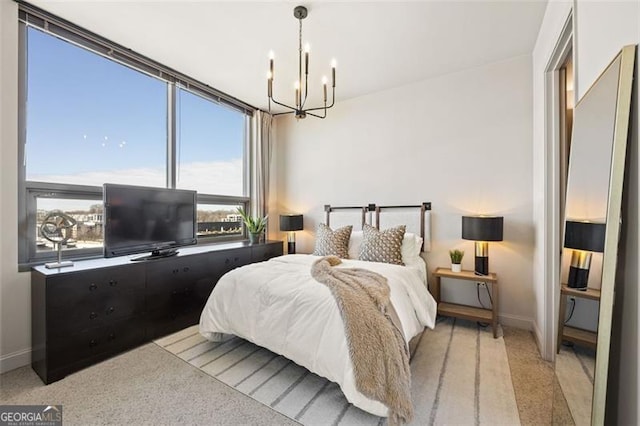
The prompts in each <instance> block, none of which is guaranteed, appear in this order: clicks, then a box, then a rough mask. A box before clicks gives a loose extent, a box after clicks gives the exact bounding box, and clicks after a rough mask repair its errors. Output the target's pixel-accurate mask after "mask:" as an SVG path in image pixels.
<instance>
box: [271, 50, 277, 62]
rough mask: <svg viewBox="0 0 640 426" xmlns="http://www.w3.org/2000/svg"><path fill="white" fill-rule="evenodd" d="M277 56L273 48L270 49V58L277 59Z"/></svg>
mask: <svg viewBox="0 0 640 426" xmlns="http://www.w3.org/2000/svg"><path fill="white" fill-rule="evenodd" d="M275 58H276V55H275V53H273V50H270V51H269V59H271V60H273V59H275Z"/></svg>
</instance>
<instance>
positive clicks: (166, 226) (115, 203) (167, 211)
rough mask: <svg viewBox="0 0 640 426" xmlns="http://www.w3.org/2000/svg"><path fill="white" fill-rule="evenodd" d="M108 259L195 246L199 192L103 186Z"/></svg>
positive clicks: (106, 255)
mask: <svg viewBox="0 0 640 426" xmlns="http://www.w3.org/2000/svg"><path fill="white" fill-rule="evenodd" d="M103 197H104V250H105V257H113V256H123V255H128V254H134V253H142V252H148V251H150V252H152V255H153V256H162V255H171V254H175V248H176V247H180V246H185V245H190V244H196V242H197V240H196V192H195V191H186V190H178V189H166V188H147V187H142V186H129V185H116V184H109V183H106V184H104V191H103Z"/></svg>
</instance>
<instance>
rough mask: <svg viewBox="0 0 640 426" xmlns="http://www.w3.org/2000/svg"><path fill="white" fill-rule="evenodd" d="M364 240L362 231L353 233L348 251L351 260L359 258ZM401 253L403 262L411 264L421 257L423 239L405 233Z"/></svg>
mask: <svg viewBox="0 0 640 426" xmlns="http://www.w3.org/2000/svg"><path fill="white" fill-rule="evenodd" d="M363 238H364V236H363V234H362V231H353V232H351V237H350V238H349V250H348V254H349V259H357V258H358V256H359V254H360V246H361V245H362V240H363ZM400 251H401V252H402V262H403V263H405V264H406V263H407V260H408V261H409V262H410V261H411V259H413V258H415V257H417V256H420V252H421V251H422V238H421V237H419V236H417V235H416V234H412V233H411V232H405V234H404V239H403V240H402V247H401V248H400Z"/></svg>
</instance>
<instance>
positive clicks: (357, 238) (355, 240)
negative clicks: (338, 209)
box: [349, 231, 364, 259]
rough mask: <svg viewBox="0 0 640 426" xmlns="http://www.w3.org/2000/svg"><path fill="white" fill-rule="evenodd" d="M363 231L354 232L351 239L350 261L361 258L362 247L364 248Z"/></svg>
mask: <svg viewBox="0 0 640 426" xmlns="http://www.w3.org/2000/svg"><path fill="white" fill-rule="evenodd" d="M363 238H364V236H363V235H362V231H353V232H352V233H351V238H349V259H357V258H358V256H360V247H362V239H363Z"/></svg>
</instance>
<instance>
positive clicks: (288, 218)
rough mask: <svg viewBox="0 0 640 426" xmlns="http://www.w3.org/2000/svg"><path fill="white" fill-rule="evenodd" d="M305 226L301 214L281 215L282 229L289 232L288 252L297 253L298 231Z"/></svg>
mask: <svg viewBox="0 0 640 426" xmlns="http://www.w3.org/2000/svg"><path fill="white" fill-rule="evenodd" d="M303 228H304V225H303V221H302V215H301V214H287V215H280V230H281V231H285V232H287V253H288V254H296V233H295V231H302V229H303Z"/></svg>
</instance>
